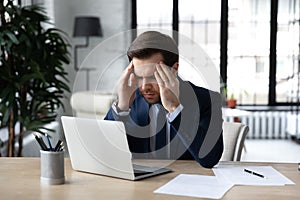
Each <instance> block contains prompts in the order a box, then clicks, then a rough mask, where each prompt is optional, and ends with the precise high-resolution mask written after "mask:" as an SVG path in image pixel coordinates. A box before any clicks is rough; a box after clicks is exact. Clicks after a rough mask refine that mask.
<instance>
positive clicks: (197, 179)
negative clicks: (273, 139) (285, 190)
mask: <svg viewBox="0 0 300 200" xmlns="http://www.w3.org/2000/svg"><path fill="white" fill-rule="evenodd" d="M244 169H248V170H250V171H252V172H256V173H258V174H259V175H263V176H257V175H255V174H251V173H247V172H245V170H244ZM213 171H214V173H215V175H216V176H203V175H192V174H180V175H178V176H177V177H175V178H174V179H173V180H171V181H169V182H168V183H167V184H165V185H163V186H162V187H160V188H159V189H157V190H155V191H154V192H155V193H161V194H172V195H181V196H191V197H201V198H212V199H219V198H222V197H223V196H224V194H225V193H226V192H227V191H228V190H229V189H230V188H231V187H233V186H234V185H260V186H283V185H286V184H295V183H294V182H292V181H291V180H289V179H288V178H286V177H285V176H283V175H282V174H281V173H279V172H278V171H277V170H275V169H274V168H273V167H271V166H237V167H234V166H217V167H215V168H213Z"/></svg>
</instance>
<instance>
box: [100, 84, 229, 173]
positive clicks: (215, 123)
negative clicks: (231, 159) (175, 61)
mask: <svg viewBox="0 0 300 200" xmlns="http://www.w3.org/2000/svg"><path fill="white" fill-rule="evenodd" d="M180 102H181V104H182V105H183V110H182V111H181V113H180V114H179V115H178V116H177V117H176V118H175V120H173V121H172V122H171V123H169V122H167V121H166V120H165V118H166V116H165V112H163V113H160V116H159V118H160V119H159V120H158V121H160V122H162V125H161V128H160V129H159V130H158V133H157V134H156V135H155V136H153V137H155V141H156V146H155V150H161V151H163V150H164V148H165V147H166V140H165V138H166V124H167V123H169V124H170V135H171V142H170V151H171V155H172V156H171V158H172V159H188V160H190V159H195V160H196V161H197V162H198V163H199V164H200V165H201V166H203V167H207V168H211V167H213V166H214V165H215V164H217V163H218V162H219V160H220V158H221V155H222V153H223V136H222V123H223V119H222V111H221V97H220V94H219V93H217V92H213V91H210V90H208V89H205V88H202V87H197V86H195V85H193V84H192V83H190V82H185V81H182V80H180ZM150 106H151V105H149V104H148V103H147V102H146V101H145V99H144V97H143V96H142V95H141V94H140V93H139V91H138V90H137V91H136V97H135V99H134V101H133V104H132V105H131V107H130V108H131V111H130V114H129V116H119V115H117V114H116V113H115V112H114V111H113V109H110V110H109V112H108V113H107V115H106V117H105V119H106V120H117V121H123V122H124V125H125V128H126V133H127V139H128V144H129V148H130V150H131V152H132V153H133V154H143V153H149V152H151V151H152V150H153V149H152V150H151V149H150V142H151V140H153V138H152V137H149V126H148V125H149V121H150V120H149V115H148V113H149V108H150ZM162 108H163V107H162ZM163 110H164V109H163Z"/></svg>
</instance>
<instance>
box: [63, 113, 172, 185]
mask: <svg viewBox="0 0 300 200" xmlns="http://www.w3.org/2000/svg"><path fill="white" fill-rule="evenodd" d="M61 120H62V125H63V130H64V133H65V137H66V142H67V147H68V150H69V154H70V159H71V164H72V168H73V169H74V170H77V171H81V172H88V173H93V174H99V175H105V176H111V177H116V178H122V179H128V180H140V179H144V178H148V177H151V176H156V175H160V174H164V173H168V172H171V170H170V169H168V168H163V167H152V166H142V165H136V164H133V162H132V155H131V152H130V150H129V146H128V142H127V137H126V131H125V127H124V124H123V122H120V121H108V120H98V119H87V118H78V117H68V116H62V117H61Z"/></svg>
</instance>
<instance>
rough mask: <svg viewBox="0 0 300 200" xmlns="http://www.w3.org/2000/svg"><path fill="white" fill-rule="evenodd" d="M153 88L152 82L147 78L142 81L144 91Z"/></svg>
mask: <svg viewBox="0 0 300 200" xmlns="http://www.w3.org/2000/svg"><path fill="white" fill-rule="evenodd" d="M151 86H152V84H151V82H150V81H149V80H147V79H146V78H143V80H142V89H143V90H144V89H147V88H149V87H151Z"/></svg>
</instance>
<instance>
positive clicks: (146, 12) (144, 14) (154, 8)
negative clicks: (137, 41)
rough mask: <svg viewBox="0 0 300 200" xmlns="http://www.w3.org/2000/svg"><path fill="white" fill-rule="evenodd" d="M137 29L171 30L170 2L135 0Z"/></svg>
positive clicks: (171, 5) (165, 0)
mask: <svg viewBox="0 0 300 200" xmlns="http://www.w3.org/2000/svg"><path fill="white" fill-rule="evenodd" d="M136 4H137V9H136V10H137V28H138V29H141V28H155V29H156V28H159V29H167V30H172V16H173V14H172V12H173V1H172V0H163V1H161V0H151V1H149V0H137V2H136Z"/></svg>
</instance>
